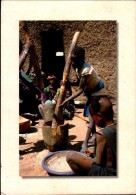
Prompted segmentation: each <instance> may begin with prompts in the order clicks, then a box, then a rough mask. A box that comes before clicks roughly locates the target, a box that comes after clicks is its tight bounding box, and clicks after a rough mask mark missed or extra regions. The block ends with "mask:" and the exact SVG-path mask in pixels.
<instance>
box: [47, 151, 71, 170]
mask: <svg viewBox="0 0 136 195" xmlns="http://www.w3.org/2000/svg"><path fill="white" fill-rule="evenodd" d="M66 155H67V152H60V153H57V154H55V155H54V156H51V157H50V158H49V159H48V160H47V161H46V166H47V167H48V168H49V169H50V170H52V171H56V172H73V171H72V169H71V168H70V166H69V164H68V163H67V161H66Z"/></svg>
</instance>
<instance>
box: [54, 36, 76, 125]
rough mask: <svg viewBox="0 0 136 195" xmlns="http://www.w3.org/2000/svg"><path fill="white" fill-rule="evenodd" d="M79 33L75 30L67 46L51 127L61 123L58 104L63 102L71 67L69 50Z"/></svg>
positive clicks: (73, 46) (60, 110)
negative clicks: (67, 50) (68, 46)
mask: <svg viewBox="0 0 136 195" xmlns="http://www.w3.org/2000/svg"><path fill="white" fill-rule="evenodd" d="M79 34H80V32H76V33H75V34H74V37H73V39H72V43H71V46H70V48H69V52H68V56H67V59H66V64H65V67H64V71H63V79H62V81H63V82H62V83H63V84H62V85H61V87H60V91H59V97H58V100H57V104H56V107H55V112H54V116H55V117H54V118H53V121H52V128H57V127H58V126H59V125H61V124H63V123H64V121H63V115H62V114H63V113H62V108H59V105H60V104H61V103H62V102H63V100H64V98H65V90H66V86H65V82H66V81H67V78H68V75H69V72H70V67H71V52H72V50H73V49H74V48H75V46H76V44H77V41H78V38H79Z"/></svg>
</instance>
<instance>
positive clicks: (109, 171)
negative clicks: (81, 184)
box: [88, 163, 117, 176]
mask: <svg viewBox="0 0 136 195" xmlns="http://www.w3.org/2000/svg"><path fill="white" fill-rule="evenodd" d="M88 176H117V171H116V169H115V168H113V167H103V166H101V165H98V164H96V163H94V164H92V166H91V169H90V171H89V173H88Z"/></svg>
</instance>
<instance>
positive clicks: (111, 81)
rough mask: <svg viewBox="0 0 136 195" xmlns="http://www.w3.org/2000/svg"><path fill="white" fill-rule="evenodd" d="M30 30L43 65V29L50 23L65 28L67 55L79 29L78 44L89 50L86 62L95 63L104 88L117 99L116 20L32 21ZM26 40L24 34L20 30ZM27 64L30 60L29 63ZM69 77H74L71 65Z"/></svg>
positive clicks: (114, 101)
mask: <svg viewBox="0 0 136 195" xmlns="http://www.w3.org/2000/svg"><path fill="white" fill-rule="evenodd" d="M27 25H28V29H29V33H30V36H31V38H32V41H33V43H34V45H35V48H36V53H37V55H38V59H39V65H40V66H41V38H40V32H41V31H44V30H48V29H49V28H50V27H51V26H53V27H54V28H62V29H63V32H64V48H65V56H66V57H67V53H68V49H69V47H70V44H71V41H72V38H73V35H74V33H75V32H76V31H80V32H81V34H80V37H79V40H78V45H80V46H81V47H83V48H84V49H85V51H86V60H87V62H90V63H92V65H93V66H94V68H95V69H96V71H97V72H98V74H99V76H100V77H101V78H102V80H103V81H104V84H105V89H106V91H108V93H109V95H110V96H111V97H112V102H113V103H114V104H116V100H117V23H116V21H31V22H30V21H29V22H27ZM20 39H21V40H22V42H23V43H25V41H24V34H23V32H22V31H20ZM27 63H28V59H27V61H26V64H27ZM69 78H70V80H73V79H75V76H74V71H73V69H72V68H71V72H70V77H69Z"/></svg>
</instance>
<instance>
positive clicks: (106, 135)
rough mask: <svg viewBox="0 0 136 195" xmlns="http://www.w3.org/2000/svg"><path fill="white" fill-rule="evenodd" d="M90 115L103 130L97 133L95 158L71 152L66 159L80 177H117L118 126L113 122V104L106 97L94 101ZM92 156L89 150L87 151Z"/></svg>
mask: <svg viewBox="0 0 136 195" xmlns="http://www.w3.org/2000/svg"><path fill="white" fill-rule="evenodd" d="M89 111H90V114H91V116H92V118H93V120H94V122H95V123H96V125H98V126H99V127H101V130H100V131H99V132H97V133H96V156H95V157H94V158H91V157H88V156H86V155H83V154H80V153H76V152H74V151H71V152H69V153H68V155H67V157H66V159H67V162H68V164H69V166H70V167H71V169H72V170H73V171H74V172H75V173H76V175H80V176H116V175H117V171H116V158H117V152H116V143H117V139H116V124H115V123H114V120H113V109H112V103H111V102H110V100H109V99H108V98H106V97H97V98H95V99H92V102H91V104H90V105H89ZM86 153H87V154H90V151H89V150H86Z"/></svg>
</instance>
